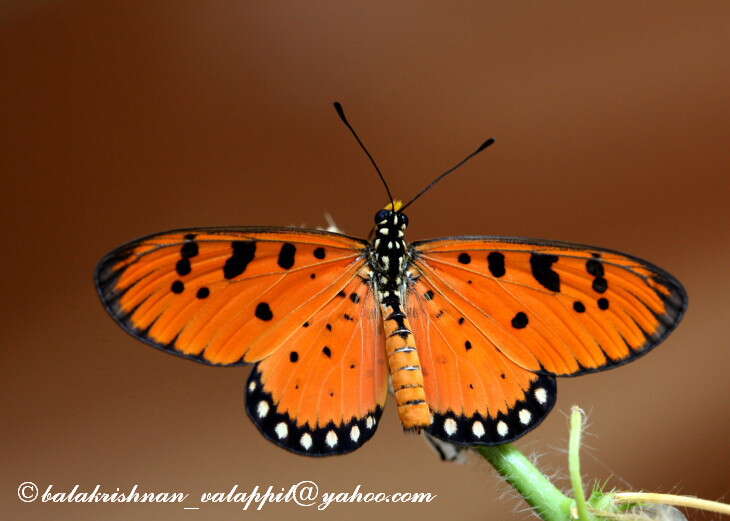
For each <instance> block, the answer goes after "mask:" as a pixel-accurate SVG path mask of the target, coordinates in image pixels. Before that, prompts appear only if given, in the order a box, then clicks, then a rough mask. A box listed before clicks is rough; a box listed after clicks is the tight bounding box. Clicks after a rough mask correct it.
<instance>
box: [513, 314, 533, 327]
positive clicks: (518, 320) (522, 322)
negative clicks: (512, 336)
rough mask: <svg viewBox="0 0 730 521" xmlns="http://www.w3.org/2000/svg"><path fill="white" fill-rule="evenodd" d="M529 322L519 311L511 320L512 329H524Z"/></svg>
mask: <svg viewBox="0 0 730 521" xmlns="http://www.w3.org/2000/svg"><path fill="white" fill-rule="evenodd" d="M529 322H530V320H529V319H528V318H527V315H526V314H525V313H523V312H522V311H520V312H519V313H517V314H516V315H515V316H514V317H513V318H512V327H513V328H515V329H524V328H525V327H527V324H528V323H529Z"/></svg>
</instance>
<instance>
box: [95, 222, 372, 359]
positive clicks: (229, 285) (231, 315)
mask: <svg viewBox="0 0 730 521" xmlns="http://www.w3.org/2000/svg"><path fill="white" fill-rule="evenodd" d="M365 246H366V243H365V242H364V241H361V240H359V239H354V238H350V237H346V236H344V235H340V234H335V233H328V232H321V231H316V230H302V229H295V228H209V229H190V230H177V231H171V232H167V233H162V234H158V235H152V236H149V237H145V238H142V239H139V240H137V241H134V242H131V243H129V244H126V245H124V246H122V247H120V248H118V249H117V250H115V251H113V252H111V253H110V254H109V255H107V256H106V257H104V258H103V259H102V260H101V262H100V263H99V265H98V267H97V269H96V273H95V280H96V285H97V289H98V292H99V295H100V297H101V300H102V302H103V304H104V306H105V307H106V309H107V311H109V313H110V314H111V316H112V317H113V318H114V319H115V320H116V321H117V322H118V323H119V324H120V325H121V326H122V327H123V328H124V329H125V330H126V331H128V332H129V333H131V334H132V335H133V336H135V337H137V338H139V339H141V340H143V341H145V342H147V343H149V344H151V345H153V346H155V347H157V348H160V349H162V350H165V351H167V352H169V353H173V354H176V355H179V356H183V357H186V358H190V359H193V360H196V361H199V362H203V363H206V364H213V365H236V364H240V363H244V362H256V361H258V360H262V359H263V358H265V357H266V356H268V355H270V354H271V353H273V352H275V351H276V350H277V349H279V347H280V346H282V345H284V344H285V343H286V342H287V341H288V340H289V338H290V337H291V336H292V335H293V334H294V332H296V331H299V330H300V329H301V326H302V324H303V323H305V322H306V321H307V320H309V319H310V318H311V317H312V316H313V315H315V314H316V313H317V312H318V311H320V310H321V309H322V308H324V307H325V306H326V305H327V303H328V302H331V301H332V300H333V298H335V296H336V295H337V294H338V293H339V292H341V291H343V290H344V288H345V287H346V286H347V285H348V284H350V283H351V282H352V280H353V279H354V278H355V277H356V274H357V272H358V270H360V269H361V268H362V266H363V265H364V264H365V259H364V254H363V248H364V247H365Z"/></svg>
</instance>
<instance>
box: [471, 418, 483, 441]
mask: <svg viewBox="0 0 730 521" xmlns="http://www.w3.org/2000/svg"><path fill="white" fill-rule="evenodd" d="M471 432H472V433H473V434H474V436H476V437H477V438H481V437H482V436H484V434H485V431H484V424H483V423H482V422H480V421H479V420H477V421H475V422H474V423H472V424H471Z"/></svg>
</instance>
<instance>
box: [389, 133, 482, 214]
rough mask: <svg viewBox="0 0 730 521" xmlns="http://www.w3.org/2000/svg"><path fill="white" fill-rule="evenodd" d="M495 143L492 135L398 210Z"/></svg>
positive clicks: (407, 205)
mask: <svg viewBox="0 0 730 521" xmlns="http://www.w3.org/2000/svg"><path fill="white" fill-rule="evenodd" d="M493 144H494V138H493V137H490V138H489V139H487V140H486V141H485V142H484V143H482V144H481V145H479V148H477V149H476V150H475V151H474V152H472V153H471V154H469V155H468V156H466V157H465V158H464V159H462V160H461V161H459V162H458V163H456V164H455V165H454V166H452V167H451V168H449V169H448V170H447V171H446V172H444V173H443V174H441V175H440V176H438V177H437V178H436V179H434V180H433V181H431V183H430V184H429V185H428V186H427V187H426V188H424V189H423V190H421V191H420V192H418V193H417V194H416V196H415V197H414V198H413V199H411V200H410V201H408V202H407V203H406V204H404V205H403V206H401V208H400V209H399V210H398V212H402V211H403V210H405V209H406V208H408V207H409V206H410V205H411V204H412V203H413V202H414V201H415V200H416V199H418V198H419V197H421V196H422V195H423V194H425V193H426V192H428V191H429V190H430V189H431V188H433V186H434V185H435V184H436V183H438V182H439V181H441V180H442V179H443V178H444V177H446V176H447V175H449V174H450V173H451V172H453V171H454V170H456V169H457V168H459V167H460V166H462V165H463V164H464V163H466V162H467V161H469V160H470V159H471V158H472V157H474V156H475V155H477V154H479V153H480V152H482V151H483V150H485V149H487V148H488V147H490V146H492V145H493Z"/></svg>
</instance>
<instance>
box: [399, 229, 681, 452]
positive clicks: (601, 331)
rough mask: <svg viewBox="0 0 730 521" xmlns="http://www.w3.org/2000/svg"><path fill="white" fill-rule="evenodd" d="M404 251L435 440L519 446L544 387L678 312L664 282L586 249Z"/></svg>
mask: <svg viewBox="0 0 730 521" xmlns="http://www.w3.org/2000/svg"><path fill="white" fill-rule="evenodd" d="M411 252H412V258H413V261H412V268H411V270H412V272H413V278H415V282H413V283H412V286H411V288H410V289H409V295H410V296H409V306H410V307H411V309H412V311H411V312H412V316H413V319H412V320H413V322H414V323H416V325H415V330H416V340H417V343H418V345H419V352H421V353H422V355H421V356H422V357H423V358H424V362H423V368H424V377H425V382H426V394H427V397H428V401H429V405H431V407H432V409H433V411H434V413H435V421H434V425H433V427H432V428H431V430H430V432H431V433H432V434H433V435H435V436H437V437H440V438H442V439H446V440H447V441H455V442H462V443H469V444H472V443H473V444H478V443H486V444H489V443H504V442H506V441H510V440H512V439H515V438H517V437H519V436H521V435H522V434H524V433H525V432H527V430H529V429H530V428H531V427H534V426H535V425H536V424H537V423H538V422H539V421H540V420H541V419H542V417H544V415H545V414H546V413H547V412H548V410H549V408H550V407H551V406H552V404H553V403H554V400H555V383H554V380H553V377H554V376H574V375H579V374H583V373H588V372H595V371H601V370H605V369H609V368H612V367H615V366H617V365H621V364H624V363H627V362H629V361H631V360H634V359H635V358H637V357H639V356H641V355H643V354H645V353H646V352H648V351H649V350H651V349H652V348H653V347H654V346H656V345H657V344H658V343H659V342H661V340H663V339H664V338H665V337H666V335H667V334H669V332H671V331H672V330H673V329H674V328H675V327H676V326H677V324H678V322H679V321H680V319H681V317H682V315H683V313H684V310H685V308H686V306H687V296H686V293H685V291H684V289H683V287H682V286H681V284H680V283H679V282H678V281H677V280H676V279H674V277H672V276H671V275H669V274H668V273H666V272H665V271H663V270H661V269H660V268H657V267H656V266H654V265H652V264H650V263H648V262H646V261H643V260H641V259H637V258H635V257H631V256H628V255H625V254H622V253H619V252H614V251H609V250H605V249H601V248H595V247H591V246H581V245H574V244H567V243H559V242H550V241H539V240H530V239H518V238H502V237H461V238H450V239H441V240H434V241H423V242H418V243H414V244H413V246H412V249H411ZM486 375H489V376H488V377H487V376H486ZM470 385H473V386H474V387H473V388H472V387H470ZM477 391H479V393H481V394H477ZM500 422H501V423H500ZM488 426H489V427H491V429H492V430H491V432H490V431H489V429H488V428H487V427H488ZM482 433H483V435H482V436H479V434H482Z"/></svg>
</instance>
